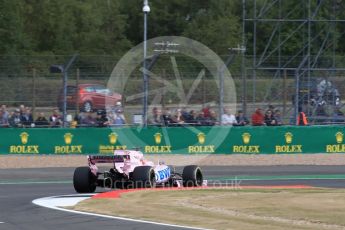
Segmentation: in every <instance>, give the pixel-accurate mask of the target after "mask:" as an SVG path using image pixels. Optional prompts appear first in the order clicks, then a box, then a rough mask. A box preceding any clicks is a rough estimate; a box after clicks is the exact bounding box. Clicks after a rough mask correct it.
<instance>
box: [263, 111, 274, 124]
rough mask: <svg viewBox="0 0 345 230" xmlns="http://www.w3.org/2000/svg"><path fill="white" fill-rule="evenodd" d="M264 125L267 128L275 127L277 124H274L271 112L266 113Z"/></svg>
mask: <svg viewBox="0 0 345 230" xmlns="http://www.w3.org/2000/svg"><path fill="white" fill-rule="evenodd" d="M265 124H266V125H267V126H274V125H277V122H276V120H275V118H274V116H273V113H272V111H271V110H267V112H266V114H265Z"/></svg>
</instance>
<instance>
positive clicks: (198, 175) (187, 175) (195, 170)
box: [182, 165, 203, 187]
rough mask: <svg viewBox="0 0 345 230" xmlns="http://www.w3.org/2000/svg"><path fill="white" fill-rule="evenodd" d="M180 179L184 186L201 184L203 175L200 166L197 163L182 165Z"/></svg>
mask: <svg viewBox="0 0 345 230" xmlns="http://www.w3.org/2000/svg"><path fill="white" fill-rule="evenodd" d="M182 181H183V186H184V187H197V186H202V183H203V176H202V172H201V169H200V167H199V166H197V165H188V166H186V167H184V169H183V173H182Z"/></svg>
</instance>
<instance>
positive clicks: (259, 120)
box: [252, 108, 265, 126]
mask: <svg viewBox="0 0 345 230" xmlns="http://www.w3.org/2000/svg"><path fill="white" fill-rule="evenodd" d="M252 125H253V126H260V125H265V122H264V115H263V114H262V109H260V108H257V109H256V110H255V112H254V113H253V115H252Z"/></svg>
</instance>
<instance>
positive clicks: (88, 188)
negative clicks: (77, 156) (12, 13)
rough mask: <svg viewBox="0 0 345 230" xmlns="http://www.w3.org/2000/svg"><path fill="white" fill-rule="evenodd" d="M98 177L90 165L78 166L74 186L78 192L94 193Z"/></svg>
mask: <svg viewBox="0 0 345 230" xmlns="http://www.w3.org/2000/svg"><path fill="white" fill-rule="evenodd" d="M96 183H97V177H96V176H95V175H93V174H92V172H91V170H90V168H89V167H78V168H76V169H75V170H74V175H73V186H74V189H75V191H76V192H78V193H92V192H94V191H95V190H96Z"/></svg>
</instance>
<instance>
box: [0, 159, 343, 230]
mask: <svg viewBox="0 0 345 230" xmlns="http://www.w3.org/2000/svg"><path fill="white" fill-rule="evenodd" d="M202 169H203V171H204V175H205V177H206V178H205V179H207V180H208V181H209V183H210V184H212V183H214V184H217V183H219V184H225V183H231V182H232V181H234V180H236V181H237V182H236V183H237V184H238V185H239V186H241V185H311V186H317V187H333V188H344V187H345V166H238V167H234V166H232V167H214V166H209V167H203V168H202ZM73 170H74V169H73V168H44V169H0V229H1V230H8V229H11V230H40V229H44V230H45V229H52V230H53V229H64V230H79V229H82V230H89V229H90V230H94V229H100V228H101V229H120V230H122V229H123V230H127V229H148V230H149V229H182V228H176V227H168V226H159V225H152V224H146V223H136V222H130V221H124V220H114V219H106V218H101V217H94V216H86V215H79V214H73V213H68V212H63V211H57V210H52V209H47V208H43V207H39V206H36V205H34V204H32V200H34V199H37V198H41V197H48V196H58V195H67V194H75V191H74V189H73V185H72V181H71V178H72V175H73ZM97 191H99V192H101V191H102V190H97ZM103 191H104V190H103Z"/></svg>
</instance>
